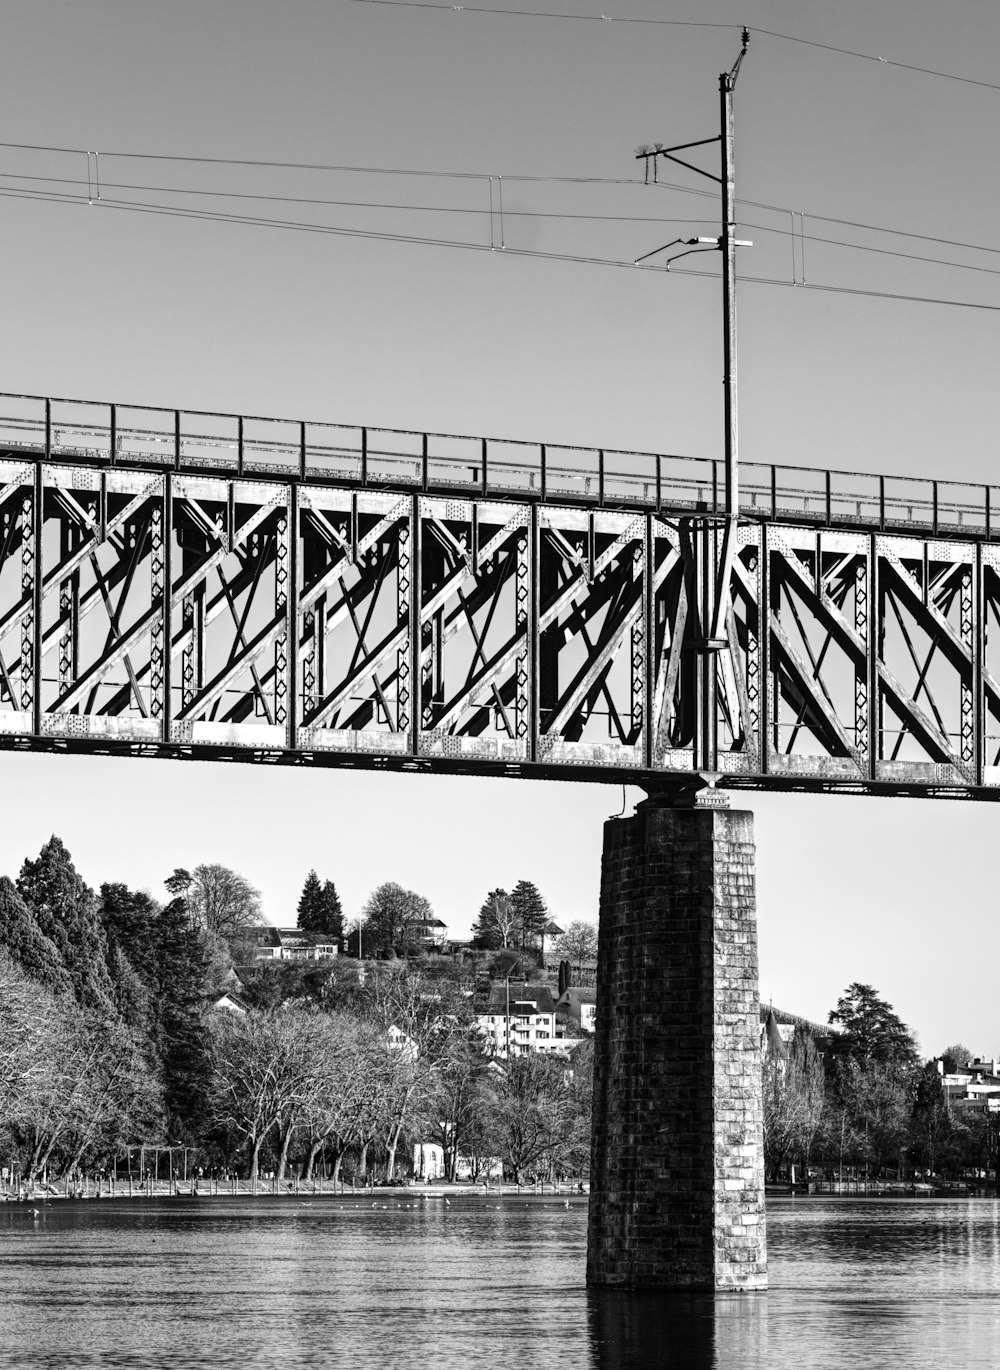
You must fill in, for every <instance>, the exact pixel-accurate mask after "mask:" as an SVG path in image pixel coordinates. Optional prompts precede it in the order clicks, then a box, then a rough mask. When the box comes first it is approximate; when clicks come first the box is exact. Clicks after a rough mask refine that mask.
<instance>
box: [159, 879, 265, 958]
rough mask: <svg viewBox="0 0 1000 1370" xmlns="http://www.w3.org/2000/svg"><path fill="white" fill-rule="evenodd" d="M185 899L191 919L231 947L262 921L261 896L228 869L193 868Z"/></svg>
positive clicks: (248, 883)
mask: <svg viewBox="0 0 1000 1370" xmlns="http://www.w3.org/2000/svg"><path fill="white" fill-rule="evenodd" d="M175 874H178V872H175ZM179 874H186V872H179ZM185 898H186V900H187V904H188V908H189V910H190V912H191V915H192V917H193V918H194V919H195V920H196V921H197V922H199V923H200V924H201V926H202V927H204V928H207V929H208V930H209V932H214V933H215V935H216V936H217V937H222V938H225V940H226V941H227V942H230V943H232V942H234V941H237V942H238V941H239V939H240V937H241V936H243V935H244V934H245V933H246V931H247V930H248V929H249V928H252V927H255V926H256V925H258V924H259V923H262V922H263V921H264V916H263V913H262V912H261V906H260V892H259V891H258V890H255V889H254V887H253V885H251V884H250V881H249V880H247V879H246V878H245V877H244V876H242V875H240V874H238V873H237V872H236V871H232V870H230V869H229V867H228V866H218V865H210V866H195V868H194V872H193V875H192V878H191V884H190V885H189V886H188V887H187V892H186V894H185Z"/></svg>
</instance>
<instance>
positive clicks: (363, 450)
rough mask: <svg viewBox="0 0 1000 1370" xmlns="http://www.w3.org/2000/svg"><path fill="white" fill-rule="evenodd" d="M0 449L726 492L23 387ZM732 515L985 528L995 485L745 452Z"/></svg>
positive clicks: (658, 498)
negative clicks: (29, 391) (778, 461)
mask: <svg viewBox="0 0 1000 1370" xmlns="http://www.w3.org/2000/svg"><path fill="white" fill-rule="evenodd" d="M0 450H3V451H8V452H12V453H17V452H24V453H26V454H27V453H30V454H31V455H33V456H38V455H39V454H40V453H46V454H48V455H49V456H50V457H51V458H53V459H55V460H60V461H68V462H74V461H75V462H83V463H87V464H97V465H100V466H110V465H114V464H116V463H122V464H124V465H140V466H151V467H154V468H155V467H162V468H169V469H174V470H180V471H192V472H194V471H200V472H204V473H212V472H218V473H219V474H220V475H237V476H251V477H252V476H265V477H275V476H277V477H283V478H286V479H294V478H298V479H301V480H308V481H317V482H324V481H329V482H333V483H336V484H348V485H362V486H373V487H382V488H399V489H413V490H424V491H430V492H440V493H455V494H460V495H464V496H466V497H469V496H472V495H478V496H480V497H484V498H490V497H496V498H498V499H511V498H514V499H523V500H526V501H530V500H547V501H554V502H565V503H569V504H574V505H583V506H593V507H595V508H619V509H621V508H624V509H628V508H634V509H636V510H640V509H641V510H660V511H667V512H669V511H671V510H677V511H687V510H696V511H704V512H706V513H714V514H721V513H722V512H724V499H725V492H724V467H723V465H722V463H721V462H718V461H713V460H711V459H709V458H700V457H684V456H678V455H664V454H656V453H649V452H627V451H611V450H606V449H600V448H584V447H565V446H560V445H554V444H543V443H531V442H519V441H513V440H508V439H496V438H476V437H463V436H457V435H452V434H444V433H417V432H409V431H404V430H399V429H388V428H369V427H363V426H356V425H349V424H335V423H313V422H299V421H293V420H286V419H272V418H259V417H250V416H240V415H236V414H216V413H206V412H201V411H189V410H174V409H158V408H153V407H150V406H142V405H113V404H104V403H97V402H94V401H79V400H64V399H44V398H42V397H39V396H28V395H9V394H0ZM740 513H741V514H742V515H743V516H745V517H749V518H766V519H773V520H778V521H781V520H784V521H787V522H796V523H802V522H807V523H815V524H817V525H819V526H836V527H844V526H848V527H850V526H860V527H868V528H872V527H874V528H891V529H895V530H902V529H906V528H910V527H912V528H914V529H919V530H920V531H921V532H922V533H926V532H927V531H930V532H931V533H933V534H935V535H936V534H939V533H940V534H944V535H948V536H956V535H957V536H968V537H984V536H985V537H992V536H994V535H996V534H997V533H1000V486H990V485H973V484H969V483H963V482H958V481H935V480H926V479H921V478H913V477H901V476H880V475H870V474H865V473H861V472H854V471H841V470H834V469H830V470H820V469H815V468H810V467H799V466H785V465H765V464H762V463H757V462H745V463H743V464H742V465H741V468H740Z"/></svg>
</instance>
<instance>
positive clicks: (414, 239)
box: [0, 188, 1000, 313]
mask: <svg viewBox="0 0 1000 1370" xmlns="http://www.w3.org/2000/svg"><path fill="white" fill-rule="evenodd" d="M0 198H8V199H24V200H41V201H43V202H44V203H47V204H68V205H74V206H77V207H79V206H81V205H82V203H83V201H82V199H81V198H80V197H79V196H77V195H66V194H59V193H57V192H48V191H30V190H26V191H20V190H16V189H3V188H0ZM94 208H101V209H113V210H119V211H124V212H126V213H135V214H154V215H161V216H165V217H168V218H180V219H193V220H196V221H198V222H206V221H208V222H211V223H225V224H241V225H245V226H249V227H258V228H278V229H284V230H286V231H292V232H299V233H318V234H327V235H329V236H333V237H347V238H361V239H372V240H375V241H381V242H400V243H412V244H418V245H422V246H428V247H446V248H453V249H459V250H462V251H468V252H497V253H500V254H501V255H503V256H507V257H525V258H531V259H535V260H544V261H557V262H571V263H576V264H580V265H586V266H606V267H616V268H619V269H627V270H629V271H654V272H660V271H662V268H661V267H658V266H642V265H636V263H635V262H634V261H626V260H618V259H616V258H612V257H598V256H594V255H589V256H588V255H585V254H582V253H569V252H552V251H545V250H542V249H539V248H519V247H511V246H506V247H497V246H495V245H494V244H491V243H472V242H467V241H463V240H461V239H448V238H432V237H429V236H426V235H420V234H404V233H388V232H385V231H382V230H373V229H360V228H343V227H339V226H336V225H331V224H304V223H301V222H299V221H296V220H282V219H267V218H263V217H258V216H250V215H240V214H225V213H222V212H221V211H213V210H197V209H180V208H173V207H171V206H168V205H150V204H145V203H143V202H142V201H127V200H111V199H107V198H102V199H101V200H99V201H95V202H94ZM670 275H672V276H700V277H706V276H707V277H710V278H712V279H717V276H716V273H714V272H711V271H695V270H689V269H687V268H684V267H678V268H674V270H672V271H671V272H670ZM739 279H740V281H741V283H745V284H749V285H773V286H785V287H788V288H792V289H796V290H818V291H823V292H824V293H828V294H837V295H856V296H867V297H869V298H872V299H882V300H900V301H909V302H912V303H915V304H935V305H944V306H950V307H952V308H956V309H977V310H984V311H987V312H989V313H1000V304H997V305H992V304H985V303H983V302H980V301H973V300H955V299H946V298H941V297H939V296H932V295H910V294H905V293H903V292H899V291H886V290H869V289H863V288H861V287H854V286H838V285H824V284H820V283H818V282H803V281H789V280H783V279H780V278H775V277H770V276H746V275H741V276H740V278H739Z"/></svg>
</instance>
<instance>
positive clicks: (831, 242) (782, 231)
mask: <svg viewBox="0 0 1000 1370" xmlns="http://www.w3.org/2000/svg"><path fill="white" fill-rule="evenodd" d="M0 179H2V180H7V181H31V182H33V183H36V184H48V185H62V186H79V187H80V188H81V191H82V189H83V187H84V186H85V185H87V186H88V190H89V183H88V182H84V181H82V180H74V179H72V178H70V177H57V176H34V175H27V174H24V173H20V172H0ZM511 179H513V178H511ZM8 188H9V189H12V190H16V189H19V187H16V186H11V187H8ZM102 188H103V190H104V191H105V192H107V191H109V190H131V191H141V192H144V193H147V194H155V195H180V196H198V197H203V198H204V197H210V198H212V199H217V200H253V201H257V202H263V203H267V204H296V205H327V206H331V207H337V208H347V209H376V210H395V211H404V212H407V213H419V214H464V215H474V216H479V217H483V216H489V217H491V216H492V215H493V214H495V213H496V211H495V210H491V209H490V208H489V207H488V206H486V207H481V208H477V207H475V206H455V205H426V204H423V205H421V204H398V203H395V202H388V201H381V200H340V199H328V198H322V197H311V196H299V195H274V194H270V193H254V192H247V191H231V190H200V189H192V188H187V187H184V186H162V185H149V184H143V183H136V182H131V181H126V182H122V181H107V180H105V181H102ZM678 188H679V189H683V187H678ZM57 193H61V192H57ZM65 193H66V195H67V196H68V198H74V197H73V196H72V192H65ZM82 198H83V197H82V195H81V199H82ZM88 199H89V196H88ZM742 203H743V204H746V205H750V206H754V205H756V207H758V208H764V209H768V210H770V211H772V212H774V213H777V214H788V213H791V211H790V210H786V209H783V208H782V207H781V206H778V205H763V204H761V203H759V202H756V201H742ZM164 207H165V208H167V207H169V206H164ZM172 208H181V206H172ZM214 212H218V213H224V212H225V211H222V210H219V211H214ZM796 212H798V211H796ZM804 217H805V218H808V219H816V220H817V221H823V222H829V223H841V224H845V225H849V226H851V227H858V228H869V229H871V231H873V232H890V233H895V234H901V233H902V231H901V230H894V229H878V228H875V227H874V226H871V225H862V224H850V221H849V220H839V219H832V218H830V217H829V216H824V215H817V214H805V213H804ZM504 218H519V219H523V218H528V219H559V220H568V221H577V222H579V221H583V222H598V223H656V224H661V223H662V224H699V223H706V222H708V220H707V219H705V218H699V219H692V218H678V217H676V216H671V217H664V216H660V215H637V214H636V215H633V214H589V213H588V214H581V213H571V212H566V211H554V210H511V209H506V210H504ZM740 224H741V226H742V227H744V228H749V229H753V230H754V231H755V232H760V233H772V234H775V235H777V236H780V237H796V238H799V239H800V240H804V241H806V242H811V243H822V244H825V245H827V246H830V247H842V248H846V249H848V250H851V251H856V252H869V253H873V254H875V255H878V256H887V257H896V258H899V259H900V260H903V261H914V262H921V263H924V264H927V265H931V266H943V267H949V268H954V269H955V270H959V271H975V272H980V273H983V274H986V275H992V276H995V275H1000V268H996V267H988V266H978V265H976V264H974V263H969V262H955V261H946V260H942V259H941V258H940V257H928V256H924V255H922V254H920V253H913V252H900V251H898V250H896V249H893V248H884V247H878V246H874V245H872V244H868V243H849V242H844V241H843V240H842V239H839V238H827V237H823V236H822V235H820V234H815V233H805V232H802V231H800V230H798V229H788V228H780V227H777V226H774V225H769V224H760V223H755V222H753V221H751V220H747V219H741V220H740ZM317 227H318V226H317ZM907 236H909V235H907ZM912 236H914V237H920V236H921V235H919V234H918V235H912ZM930 241H935V242H942V243H944V242H947V240H942V239H930ZM951 245H952V246H956V247H967V248H969V249H970V250H973V251H989V252H997V251H1000V249H996V248H977V247H976V246H975V245H974V244H970V243H953V244H951Z"/></svg>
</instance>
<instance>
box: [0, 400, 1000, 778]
mask: <svg viewBox="0 0 1000 1370" xmlns="http://www.w3.org/2000/svg"><path fill="white" fill-rule="evenodd" d="M720 482H721V470H720V468H719V464H718V463H715V462H712V461H706V460H698V459H691V458H682V457H671V456H663V455H656V454H645V453H623V452H609V451H599V450H593V451H591V450H585V449H576V448H574V449H570V448H564V447H554V446H546V445H533V444H529V443H512V442H503V441H497V440H493V439H480V438H475V439H474V438H461V437H449V436H445V435H440V434H430V433H400V432H395V431H390V430H384V429H373V428H354V427H346V426H341V425H334V424H313V423H299V422H288V421H282V420H270V419H256V418H248V417H245V416H244V417H240V416H234V415H217V414H192V413H186V412H182V411H174V410H153V409H139V408H135V407H126V406H115V405H97V404H91V403H83V402H76V401H62V400H44V399H38V398H32V397H23V396H0V747H7V748H46V749H50V750H51V749H58V750H83V751H90V752H104V753H114V752H125V753H129V754H139V755H166V756H184V757H196V758H199V757H200V758H212V759H224V760H244V759H246V760H258V761H266V762H271V763H291V764H302V765H310V764H311V765H347V766H368V767H383V768H395V769H409V770H425V769H430V770H440V771H449V772H470V773H479V774H491V775H500V774H507V775H511V774H513V775H525V776H538V777H543V778H554V777H561V778H574V779H581V780H584V779H589V780H599V781H608V780H613V781H626V780H627V781H632V782H635V783H640V784H647V785H655V784H656V783H663V782H664V781H665V780H666V779H668V778H670V777H674V778H679V777H681V776H683V775H684V774H685V773H688V774H690V772H691V770H692V768H693V766H694V754H693V750H692V736H693V719H692V713H693V708H694V687H693V669H694V668H693V662H694V659H695V657H696V656H697V654H698V653H699V651H704V639H705V637H706V636H707V632H706V631H705V629H704V628H703V626H702V625H700V624H699V622H698V617H699V610H698V606H699V604H700V594H699V577H700V575H701V567H702V566H703V565H704V564H706V549H709V550H711V549H712V548H713V547H714V539H716V538H717V536H718V532H717V529H718V525H719V520H718V519H717V518H716V517H715V516H717V515H719V514H720V513H721V509H720V499H721V484H720ZM741 489H742V498H741V523H740V527H739V534H738V550H737V555H736V558H735V562H734V566H733V573H732V580H731V585H730V587H729V589H730V598H731V603H730V605H729V608H728V612H727V614H726V624H725V637H724V640H722V641H719V642H716V643H715V644H714V660H715V663H716V671H715V681H716V693H717V707H716V719H715V731H716V732H717V741H716V742H715V743H713V746H714V751H713V753H712V756H711V758H710V760H711V762H712V764H711V765H710V766H708V767H707V769H711V770H714V771H718V772H720V773H721V774H722V776H723V777H724V781H723V783H725V784H727V785H732V786H750V787H763V786H766V787H774V788H801V789H824V790H840V791H847V792H854V793H858V792H866V791H868V792H881V793H907V794H928V795H948V796H951V797H966V798H987V799H992V798H995V797H1000V662H997V661H994V660H993V656H994V655H995V654H996V653H994V652H991V649H990V639H991V638H992V639H994V640H995V641H997V642H1000V635H998V634H997V631H996V628H995V627H994V630H993V632H992V633H990V632H988V628H989V625H990V620H991V619H993V620H998V622H1000V545H997V543H995V542H994V537H997V536H1000V529H997V528H996V526H995V525H996V523H997V521H998V518H997V511H998V510H1000V488H998V487H987V486H975V485H966V484H959V483H956V482H937V481H921V480H908V479H900V478H896V477H888V476H865V475H859V474H852V473H845V472H840V471H813V470H807V469H804V468H792V467H784V466H755V465H752V464H751V465H748V466H744V467H742V468H741ZM709 559H710V558H709Z"/></svg>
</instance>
